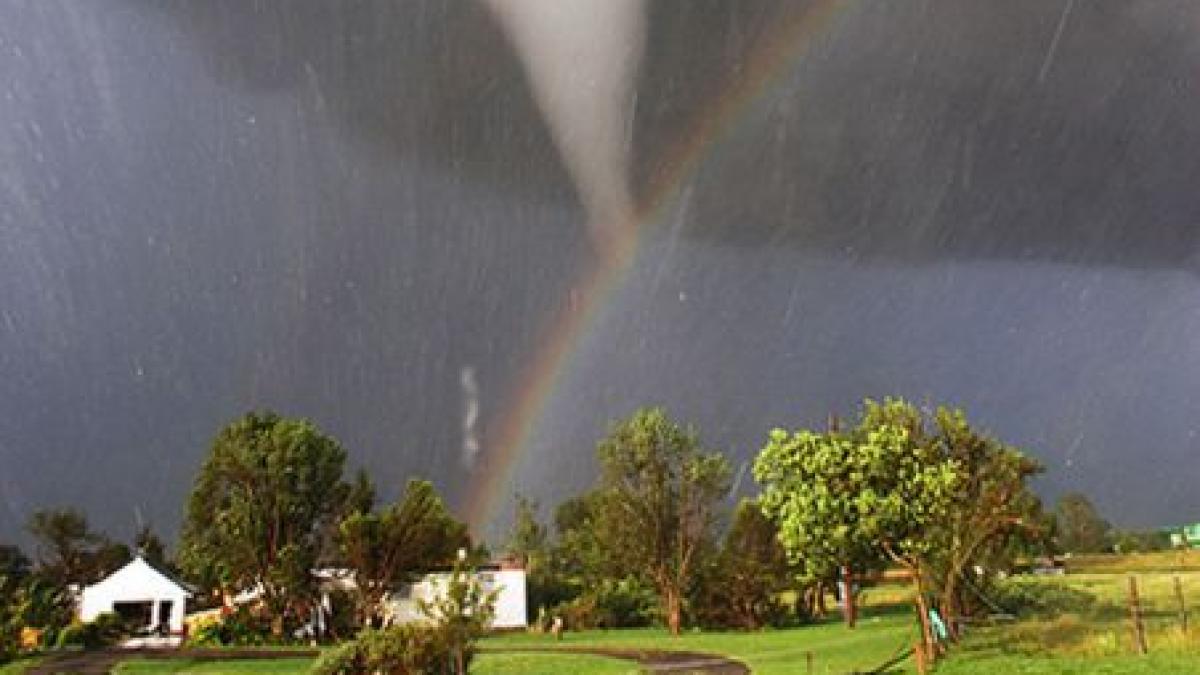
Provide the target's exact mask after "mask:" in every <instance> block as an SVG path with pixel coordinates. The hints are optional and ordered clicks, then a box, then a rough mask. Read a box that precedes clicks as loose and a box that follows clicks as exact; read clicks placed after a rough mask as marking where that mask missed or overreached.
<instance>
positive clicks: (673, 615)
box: [665, 588, 683, 635]
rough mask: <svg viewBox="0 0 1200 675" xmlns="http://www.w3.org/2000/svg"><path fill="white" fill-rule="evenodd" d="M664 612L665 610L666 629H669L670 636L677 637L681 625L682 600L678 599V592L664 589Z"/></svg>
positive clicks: (673, 589)
mask: <svg viewBox="0 0 1200 675" xmlns="http://www.w3.org/2000/svg"><path fill="white" fill-rule="evenodd" d="M665 595H666V604H667V606H666V610H667V628H668V629H670V631H671V635H679V629H680V626H681V624H682V623H683V608H682V600H681V598H680V597H679V591H678V590H677V589H675V588H668V589H666V593H665Z"/></svg>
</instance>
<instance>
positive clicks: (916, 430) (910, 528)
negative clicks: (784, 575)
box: [754, 399, 959, 646]
mask: <svg viewBox="0 0 1200 675" xmlns="http://www.w3.org/2000/svg"><path fill="white" fill-rule="evenodd" d="M754 474H755V477H756V478H757V479H758V481H759V482H760V483H761V484H762V485H763V493H762V496H761V497H760V504H761V506H762V509H763V512H764V514H765V515H767V517H769V518H771V519H772V520H774V521H775V522H776V523H778V525H779V540H780V542H781V543H782V544H783V547H784V549H785V550H786V551H787V552H788V555H789V557H790V558H791V560H792V562H794V563H796V564H798V565H802V566H803V568H802V569H803V572H804V574H805V575H807V576H808V577H809V578H811V579H820V578H824V577H828V576H829V575H831V574H832V573H833V571H834V570H836V569H837V568H838V567H840V566H841V565H844V564H846V563H847V561H863V560H870V559H872V558H873V557H877V556H878V555H880V554H882V555H885V556H886V557H887V558H888V559H890V560H891V561H893V562H894V563H896V564H898V565H900V566H902V567H903V568H905V569H906V570H908V571H909V573H910V574H911V575H912V579H913V583H914V586H915V590H916V593H917V602H918V609H919V613H920V616H921V623H922V633H923V635H924V638H925V642H926V644H927V645H930V646H932V643H933V640H932V634H931V633H930V631H929V626H928V604H927V599H926V592H927V591H928V590H929V585H928V565H927V560H928V558H929V555H930V553H931V552H932V546H933V541H932V540H931V539H930V538H929V537H928V536H927V533H928V531H929V530H930V529H931V528H933V527H935V526H937V525H938V524H939V523H941V522H942V521H944V520H945V518H946V517H947V516H948V513H949V510H950V507H951V503H952V500H953V493H954V490H955V489H956V487H957V484H958V481H959V475H958V467H957V464H956V463H955V462H954V461H953V460H951V459H948V458H945V457H943V456H940V455H939V453H938V452H937V451H936V449H935V447H934V444H933V443H932V439H930V438H929V436H928V435H927V434H926V432H925V427H924V424H923V420H922V415H921V413H920V411H919V410H917V409H916V407H915V406H913V405H911V404H909V403H907V402H905V401H902V400H899V399H888V400H885V401H884V402H883V403H876V402H874V401H870V400H868V401H866V402H865V403H864V404H863V410H862V413H861V415H860V417H859V422H858V424H857V425H856V426H855V427H854V428H852V429H850V430H848V431H845V432H842V431H829V432H824V433H818V432H813V431H807V430H801V431H797V432H795V433H788V432H787V431H784V430H782V429H775V430H773V431H772V432H771V434H770V438H769V440H768V442H767V444H766V446H765V447H764V448H763V450H762V452H761V453H760V454H759V456H758V458H757V460H756V461H755V464H754Z"/></svg>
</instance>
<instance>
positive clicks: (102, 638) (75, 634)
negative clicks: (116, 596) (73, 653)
mask: <svg viewBox="0 0 1200 675" xmlns="http://www.w3.org/2000/svg"><path fill="white" fill-rule="evenodd" d="M127 635H129V626H127V625H126V624H125V621H124V620H123V619H122V618H121V617H120V616H117V615H116V614H113V613H104V614H101V615H100V616H98V617H96V618H95V619H94V620H92V621H90V622H88V623H73V624H71V625H69V626H67V627H66V628H64V629H62V630H61V631H59V633H58V638H57V640H56V644H57V645H58V646H59V647H83V648H84V649H98V648H100V647H108V646H111V645H115V644H117V643H118V642H120V641H121V638H123V637H125V636H127Z"/></svg>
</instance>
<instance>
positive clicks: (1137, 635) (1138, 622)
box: [1129, 574, 1149, 654]
mask: <svg viewBox="0 0 1200 675" xmlns="http://www.w3.org/2000/svg"><path fill="white" fill-rule="evenodd" d="M1129 619H1130V621H1131V623H1132V624H1133V648H1134V649H1135V650H1136V651H1137V653H1139V654H1145V653H1147V652H1148V651H1149V649H1147V648H1146V626H1145V624H1143V623H1142V603H1141V601H1140V600H1139V599H1138V588H1137V577H1135V576H1134V575H1132V574H1130V575H1129Z"/></svg>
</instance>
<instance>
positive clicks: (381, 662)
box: [311, 624, 473, 675]
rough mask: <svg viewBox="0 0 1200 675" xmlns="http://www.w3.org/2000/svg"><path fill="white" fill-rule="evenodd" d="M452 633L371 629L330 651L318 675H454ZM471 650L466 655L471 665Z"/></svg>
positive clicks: (405, 627)
mask: <svg viewBox="0 0 1200 675" xmlns="http://www.w3.org/2000/svg"><path fill="white" fill-rule="evenodd" d="M448 638H449V636H448V634H447V633H446V632H445V631H443V630H441V629H439V628H436V627H431V626H419V625H413V624H409V625H403V626H393V627H391V628H384V629H381V630H376V629H371V628H368V629H366V630H364V631H362V632H361V633H359V635H358V637H357V638H355V639H354V640H352V641H350V642H346V643H344V644H342V645H339V646H337V647H334V648H333V649H329V650H327V651H326V652H325V653H324V654H322V655H321V658H320V659H318V660H317V662H316V664H314V665H313V669H312V671H311V672H312V673H314V674H315V675H347V674H351V673H375V672H380V673H389V675H416V674H417V673H421V674H423V675H450V674H452V673H454V672H455V671H454V668H453V660H452V658H451V648H452V645H451V644H450V640H449V639H448ZM472 656H473V653H472V652H471V651H468V652H467V653H466V654H465V655H464V666H467V665H469V664H470V659H471V657H472Z"/></svg>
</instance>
